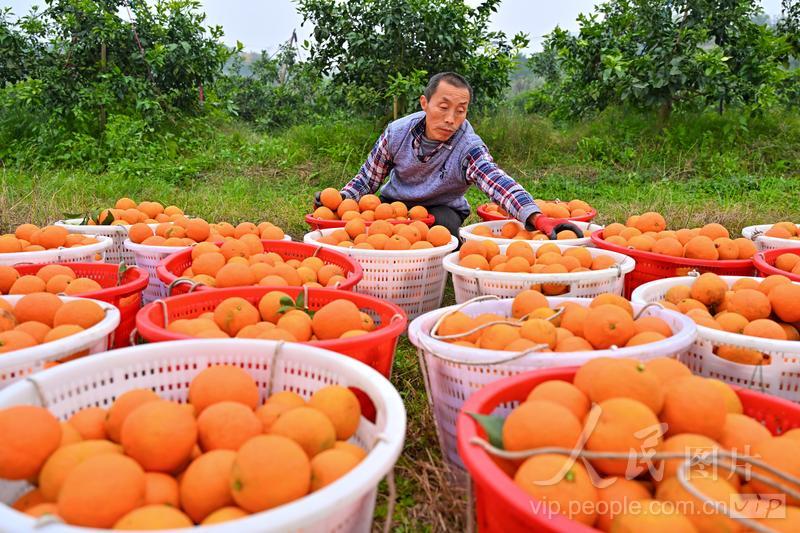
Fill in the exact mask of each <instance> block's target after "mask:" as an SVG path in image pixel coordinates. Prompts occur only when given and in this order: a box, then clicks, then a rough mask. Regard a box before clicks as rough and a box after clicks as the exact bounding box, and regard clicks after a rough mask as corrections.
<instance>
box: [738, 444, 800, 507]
mask: <svg viewBox="0 0 800 533" xmlns="http://www.w3.org/2000/svg"><path fill="white" fill-rule="evenodd" d="M750 455H751V456H753V457H757V458H759V459H760V460H761V461H763V462H764V463H766V464H768V465H769V466H771V467H773V468H776V469H777V470H779V471H781V472H783V473H785V474H789V475H791V476H794V477H795V478H797V477H800V441H798V440H796V439H792V438H783V437H770V438H768V439H764V440H762V441H759V442H757V443H756V444H754V445H753V446H752V448H751V449H750ZM753 472H756V473H759V474H761V475H763V476H765V477H767V478H769V479H773V480H775V481H779V482H780V483H782V484H784V485H787V486H789V487H791V488H793V489H794V490H796V491H797V490H800V487H798V485H796V484H793V483H790V482H789V481H786V480H782V479H779V478H778V477H777V476H775V475H774V474H771V473H769V472H767V471H765V470H764V469H762V468H759V467H756V466H754V467H753ZM750 485H751V486H752V487H753V489H754V490H755V492H757V493H759V494H781V491H780V490H779V489H777V488H775V487H773V486H771V485H768V484H767V483H764V482H763V481H759V480H757V479H754V478H752V479H750ZM786 502H787V503H788V504H790V505H797V504H798V501H797V500H796V499H795V498H792V497H791V496H789V495H786Z"/></svg>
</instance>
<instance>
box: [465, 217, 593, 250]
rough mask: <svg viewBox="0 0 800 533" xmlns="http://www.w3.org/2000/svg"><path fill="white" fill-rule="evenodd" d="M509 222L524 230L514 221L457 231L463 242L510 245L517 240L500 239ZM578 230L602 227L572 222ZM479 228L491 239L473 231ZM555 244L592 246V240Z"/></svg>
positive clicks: (481, 224)
mask: <svg viewBox="0 0 800 533" xmlns="http://www.w3.org/2000/svg"><path fill="white" fill-rule="evenodd" d="M509 222H513V223H514V224H516V225H517V226H519V228H520V229H524V228H523V226H522V224H521V223H520V222H517V221H516V220H514V221H511V220H493V221H489V222H478V223H477V224H470V225H469V226H464V227H463V228H461V229H460V230H459V231H458V234H459V235H460V236H461V238H462V239H463V240H465V241H492V242H494V243H495V244H497V245H498V246H500V245H503V244H511V243H512V242H516V241H517V240H519V239H505V238H503V237H502V234H501V230H502V229H503V226H505V225H506V224H508V223H509ZM574 224H575V225H576V226H578V228H580V229H581V230H582V231H583V232H584V233H585V232H586V231H597V230H601V229H603V226H599V225H597V224H590V223H589V222H574ZM479 227H485V228H488V229H489V231H491V232H492V236H491V237H485V236H483V235H477V234H476V233H475V230H476V229H477V228H479ZM556 243H557V244H565V245H568V246H594V245H593V244H592V240H591V239H590V238H589V237H582V238H580V239H562V240H560V241H556Z"/></svg>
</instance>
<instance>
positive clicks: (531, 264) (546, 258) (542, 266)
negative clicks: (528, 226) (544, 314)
mask: <svg viewBox="0 0 800 533" xmlns="http://www.w3.org/2000/svg"><path fill="white" fill-rule="evenodd" d="M458 264H459V265H460V266H462V267H464V268H473V269H477V270H491V271H493V272H511V273H533V274H566V273H569V272H588V271H590V270H603V269H606V268H612V267H613V266H614V265H615V264H616V261H615V260H614V258H613V257H611V256H610V255H598V256H596V257H594V256H592V254H590V253H589V251H588V250H587V249H586V248H583V247H579V246H575V247H569V248H568V249H567V250H564V251H562V250H561V248H559V247H558V246H556V245H555V244H552V243H548V244H544V245H542V246H540V247H539V248H538V249H533V248H532V247H531V246H530V245H529V244H528V243H525V242H512V243H511V244H509V245H508V248H506V250H505V252H501V251H500V248H499V247H498V246H497V244H495V243H494V242H493V241H467V242H465V243H464V244H463V245H462V246H461V249H460V250H459V252H458ZM537 288H540V289H541V290H542V292H544V293H545V294H547V295H548V296H554V295H557V294H563V293H565V292H567V290H568V288H569V287H567V286H566V285H563V284H553V283H549V284H545V285H543V286H542V287H537Z"/></svg>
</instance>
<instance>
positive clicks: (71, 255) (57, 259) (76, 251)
mask: <svg viewBox="0 0 800 533" xmlns="http://www.w3.org/2000/svg"><path fill="white" fill-rule="evenodd" d="M87 236H91V237H95V238H96V239H97V240H98V242H96V243H94V244H87V245H85V246H75V247H72V248H63V247H62V248H53V249H52V250H39V251H38V252H16V253H11V254H0V265H7V266H14V265H25V264H27V265H44V264H49V263H102V262H103V258H104V257H105V254H106V251H107V250H108V249H109V248H110V247H111V246H112V245H113V241H112V240H111V238H110V237H104V236H102V235H87ZM98 257H99V259H98Z"/></svg>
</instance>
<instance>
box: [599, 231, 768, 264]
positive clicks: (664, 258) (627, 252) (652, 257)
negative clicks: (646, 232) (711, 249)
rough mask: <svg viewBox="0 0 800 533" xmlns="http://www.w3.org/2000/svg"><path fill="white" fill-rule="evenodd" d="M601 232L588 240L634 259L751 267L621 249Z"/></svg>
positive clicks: (740, 261)
mask: <svg viewBox="0 0 800 533" xmlns="http://www.w3.org/2000/svg"><path fill="white" fill-rule="evenodd" d="M603 231H604V230H601V231H596V232H594V233H592V234H591V235H590V236H589V238H590V239H591V240H592V242H593V243H594V244H595V245H596V246H597V247H598V248H602V249H603V250H609V251H612V252H617V253H619V254H624V255H628V256H630V257H633V258H634V259H642V260H648V261H658V262H660V263H667V264H670V263H671V264H676V265H682V266H697V267H706V268H715V267H716V268H745V267H748V266H752V265H753V261H752V260H751V259H713V260H712V259H690V258H686V257H675V256H671V255H664V254H656V253H653V252H645V251H642V250H634V249H633V248H623V247H622V246H617V245H616V244H611V243H609V242H608V241H606V240H605V238H604V237H603Z"/></svg>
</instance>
